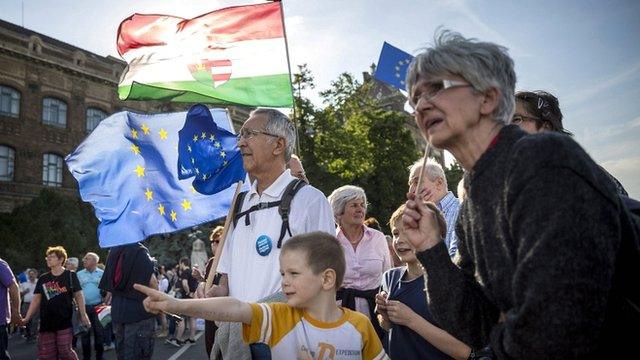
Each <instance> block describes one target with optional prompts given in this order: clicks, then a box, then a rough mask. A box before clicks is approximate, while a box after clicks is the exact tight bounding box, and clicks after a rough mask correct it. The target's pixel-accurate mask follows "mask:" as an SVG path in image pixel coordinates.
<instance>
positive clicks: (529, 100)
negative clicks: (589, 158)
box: [511, 90, 629, 196]
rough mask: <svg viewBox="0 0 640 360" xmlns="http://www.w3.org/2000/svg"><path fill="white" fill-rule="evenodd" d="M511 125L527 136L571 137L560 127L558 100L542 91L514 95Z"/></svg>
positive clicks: (621, 191)
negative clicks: (552, 132)
mask: <svg viewBox="0 0 640 360" xmlns="http://www.w3.org/2000/svg"><path fill="white" fill-rule="evenodd" d="M511 123H512V124H515V125H518V126H520V128H521V129H522V130H524V131H526V132H527V133H529V134H537V133H541V132H545V131H554V132H557V133H561V134H565V135H569V136H572V135H573V134H572V133H571V132H569V131H567V130H566V129H565V128H564V126H563V125H562V111H560V103H559V102H558V98H556V97H555V96H553V95H552V94H550V93H548V92H546V91H542V90H537V91H518V92H517V93H516V111H515V113H514V114H513V117H512V118H511ZM601 169H602V171H604V173H605V175H607V177H609V180H611V181H612V182H613V184H614V185H615V187H616V191H617V192H618V194H620V195H624V196H628V195H629V194H628V193H627V191H626V190H625V189H624V187H623V186H622V184H621V183H620V181H618V179H616V178H615V177H614V176H613V175H611V174H610V173H609V172H607V171H606V170H605V169H604V168H602V167H601Z"/></svg>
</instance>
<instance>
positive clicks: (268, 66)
mask: <svg viewBox="0 0 640 360" xmlns="http://www.w3.org/2000/svg"><path fill="white" fill-rule="evenodd" d="M118 52H119V53H120V55H121V56H122V58H123V59H125V60H126V61H127V63H128V64H129V66H128V67H127V71H126V72H125V73H124V74H123V76H122V78H121V80H120V84H119V87H118V94H119V96H120V99H121V100H171V101H179V102H201V103H215V104H240V105H247V106H269V107H292V106H293V97H292V92H291V81H290V77H289V66H288V63H287V51H286V45H285V39H284V25H283V23H282V10H281V7H280V3H279V2H270V3H265V4H257V5H247V6H236V7H229V8H224V9H220V10H216V11H213V12H210V13H208V14H204V15H200V16H198V17H196V18H193V19H183V18H180V17H175V16H170V15H140V14H134V15H132V16H130V17H129V18H127V19H125V20H124V21H123V22H122V23H121V24H120V28H119V29H118Z"/></svg>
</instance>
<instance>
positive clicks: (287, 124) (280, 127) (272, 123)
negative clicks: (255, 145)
mask: <svg viewBox="0 0 640 360" xmlns="http://www.w3.org/2000/svg"><path fill="white" fill-rule="evenodd" d="M253 115H265V116H266V117H267V123H266V125H265V126H264V130H265V131H266V132H268V133H270V134H273V135H277V136H280V137H281V138H283V139H284V141H285V142H286V147H285V150H284V160H285V162H289V159H291V154H293V149H294V147H295V146H296V127H295V125H294V124H293V122H292V121H291V120H290V119H289V117H288V116H287V115H285V114H283V113H281V112H280V111H278V110H276V109H267V108H257V109H255V110H253V111H252V112H251V116H253Z"/></svg>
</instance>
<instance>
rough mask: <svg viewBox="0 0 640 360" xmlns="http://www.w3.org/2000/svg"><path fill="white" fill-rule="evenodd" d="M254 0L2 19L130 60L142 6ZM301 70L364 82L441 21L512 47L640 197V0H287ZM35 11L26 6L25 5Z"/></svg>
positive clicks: (4, 8)
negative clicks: (125, 48)
mask: <svg viewBox="0 0 640 360" xmlns="http://www.w3.org/2000/svg"><path fill="white" fill-rule="evenodd" d="M256 2H260V1H254V0H245V1H240V0H235V1H231V0H206V1H204V0H171V1H170V0H136V1H131V0H109V1H95V0H85V1H77V0H56V1H50V0H23V1H21V0H0V18H1V19H3V20H5V21H9V22H12V23H14V24H17V25H23V26H24V27H26V28H28V29H31V30H34V31H37V32H39V33H42V34H45V35H47V36H50V37H53V38H56V39H58V40H61V41H64V42H66V43H69V44H71V45H74V46H77V47H80V48H82V49H85V50H88V51H91V52H94V53H96V54H98V55H102V56H107V55H112V56H115V57H119V56H118V54H117V52H116V41H115V40H116V31H117V28H118V25H119V24H120V22H121V21H122V20H124V19H125V18H126V17H128V16H130V15H132V14H133V13H142V14H144V13H148V14H168V15H175V16H181V17H184V18H191V17H195V16H198V15H200V14H203V13H207V12H210V11H213V10H216V9H219V8H223V7H227V6H233V5H243V4H248V3H256ZM283 5H284V15H285V27H286V33H287V38H288V45H289V53H290V59H291V65H292V67H293V70H294V71H295V70H296V69H297V67H296V65H300V64H305V63H306V64H308V67H309V68H310V70H311V71H312V73H313V75H314V77H315V82H316V89H314V90H309V91H308V92H307V93H306V94H304V95H305V96H307V97H309V98H311V99H312V100H313V101H314V102H315V103H316V104H317V105H321V101H320V98H319V96H318V95H317V93H318V92H319V91H321V90H324V89H327V88H329V87H330V83H331V81H333V80H335V79H337V77H338V76H339V75H340V74H341V73H343V72H345V71H347V72H350V73H352V74H354V75H356V76H357V77H358V78H359V79H362V78H361V73H362V72H363V71H368V70H369V66H370V65H371V64H372V63H376V62H377V61H378V57H379V54H380V50H381V48H382V43H383V42H384V41H387V42H389V43H390V44H392V45H394V46H396V47H398V48H401V49H403V50H405V51H407V52H409V53H412V54H417V53H418V52H419V51H420V49H422V48H424V47H425V46H428V45H429V44H430V43H431V42H432V40H433V35H434V32H435V30H436V28H438V27H439V26H443V27H445V28H447V29H450V30H454V31H457V32H460V33H461V34H462V35H464V36H466V37H473V38H477V39H480V40H484V41H492V42H495V43H498V44H500V45H503V46H505V47H507V48H508V49H509V54H510V55H511V57H512V58H513V59H514V61H515V64H516V73H517V76H518V83H517V86H516V87H517V89H521V90H547V91H549V92H551V93H553V94H555V95H556V96H557V97H558V99H559V100H560V106H561V109H562V112H563V114H564V126H565V128H567V129H568V130H570V131H571V132H573V133H574V135H575V139H576V141H578V142H579V143H580V144H581V145H582V146H583V147H584V148H585V149H586V150H587V152H588V153H589V154H590V155H591V156H592V157H593V158H594V159H595V160H596V162H598V163H599V164H600V165H602V166H603V167H604V168H605V169H607V170H608V171H609V172H611V173H612V174H613V175H614V176H615V177H617V178H618V179H619V180H620V181H621V182H622V184H623V185H624V186H625V188H626V189H627V191H628V192H629V194H630V195H631V196H632V197H635V198H637V199H640V1H634V0H628V1H616V0H612V1H592V0H582V1H573V0H570V1H557V0H556V1H553V0H552V1H547V0H539V1H521V0H516V1H488V0H453V1H431V0H415V1H408V0H395V1H388V0H348V1H347V0H322V1H318V0H284V1H283ZM23 8H24V12H23V11H22V9H23Z"/></svg>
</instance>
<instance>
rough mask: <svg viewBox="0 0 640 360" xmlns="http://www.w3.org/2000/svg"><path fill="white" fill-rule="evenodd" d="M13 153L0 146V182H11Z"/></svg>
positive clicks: (10, 149) (14, 154) (6, 147)
mask: <svg viewBox="0 0 640 360" xmlns="http://www.w3.org/2000/svg"><path fill="white" fill-rule="evenodd" d="M15 156H16V153H15V151H14V150H13V149H12V148H10V147H8V146H4V145H0V181H13V162H14V159H15Z"/></svg>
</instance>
